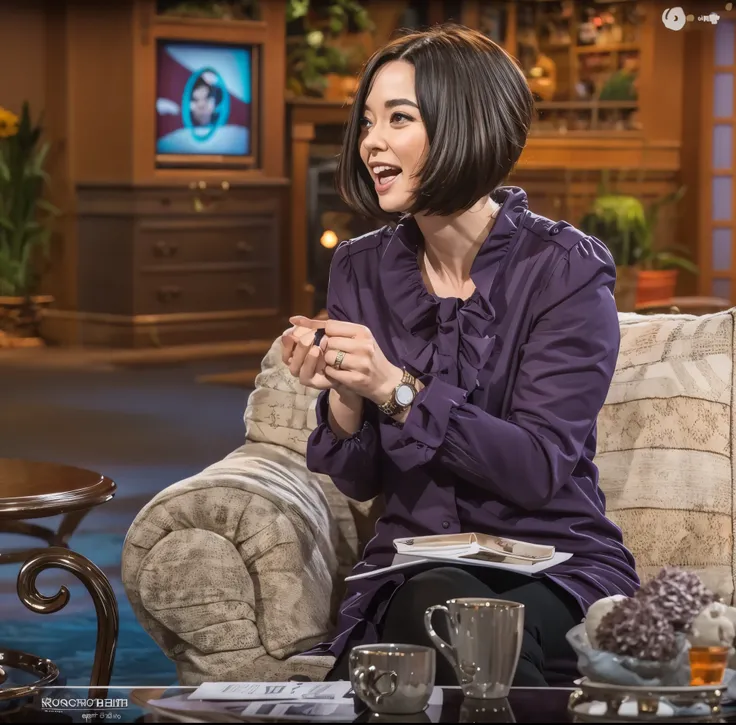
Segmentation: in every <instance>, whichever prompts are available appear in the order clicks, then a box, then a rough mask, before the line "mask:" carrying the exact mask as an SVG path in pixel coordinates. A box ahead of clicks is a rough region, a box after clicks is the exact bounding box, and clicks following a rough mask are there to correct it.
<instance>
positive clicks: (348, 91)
mask: <svg viewBox="0 0 736 725" xmlns="http://www.w3.org/2000/svg"><path fill="white" fill-rule="evenodd" d="M325 79H326V80H327V88H325V92H324V98H325V99H327V100H330V101H343V102H344V101H348V100H349V99H351V98H352V97H353V96H354V95H355V94H356V92H357V90H358V79H357V78H353V77H352V76H341V75H338V74H337V73H328V74H327V75H326V76H325Z"/></svg>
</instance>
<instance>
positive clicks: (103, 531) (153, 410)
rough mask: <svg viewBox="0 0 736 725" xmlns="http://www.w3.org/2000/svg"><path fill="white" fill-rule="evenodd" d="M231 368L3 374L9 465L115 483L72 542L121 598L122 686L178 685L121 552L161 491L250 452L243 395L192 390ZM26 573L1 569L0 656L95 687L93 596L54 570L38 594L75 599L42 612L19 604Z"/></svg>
mask: <svg viewBox="0 0 736 725" xmlns="http://www.w3.org/2000/svg"><path fill="white" fill-rule="evenodd" d="M234 367H236V366H235V364H234V362H233V361H224V362H220V363H216V362H210V363H199V364H197V365H188V366H180V367H172V368H166V369H161V368H153V369H138V370H119V371H114V372H107V371H105V372H97V371H95V372H86V371H85V372H82V371H67V370H64V371H49V370H9V369H7V368H3V369H2V370H0V457H13V458H28V459H32V460H40V461H52V462H57V463H66V464H70V465H76V466H81V467H84V468H90V469H92V470H95V471H99V472H100V473H104V474H105V475H107V476H110V477H111V478H112V479H113V480H114V481H115V482H116V483H117V484H118V492H117V495H116V497H115V498H114V500H113V501H111V502H110V503H108V504H105V505H104V506H102V507H100V508H98V509H96V510H94V511H93V512H92V513H91V514H89V516H87V518H86V519H85V520H84V521H83V522H82V524H81V525H80V527H79V529H78V531H77V533H76V534H75V536H74V537H73V538H72V541H71V545H72V548H74V549H75V550H76V551H79V552H80V553H82V554H84V555H85V556H87V557H88V558H89V559H91V560H92V561H93V562H94V563H95V564H97V566H99V567H100V568H101V569H102V570H103V571H104V572H105V574H106V575H107V576H108V578H109V579H110V581H111V583H112V585H113V588H114V589H115V593H116V595H117V598H118V606H119V610H120V636H119V641H118V650H117V657H116V661H115V669H114V671H113V678H112V684H114V685H118V686H132V685H136V686H142V685H143V686H148V685H150V686H153V685H170V684H173V683H175V681H176V674H175V669H174V666H173V665H172V663H171V662H169V661H168V660H167V659H166V658H165V657H164V656H163V654H161V652H160V650H159V649H158V647H157V646H156V645H155V643H154V642H153V640H151V639H150V637H149V636H148V635H147V634H146V632H144V630H143V629H142V628H141V627H140V626H139V625H138V623H137V621H136V619H135V617H134V616H133V613H132V610H131V609H130V606H129V605H128V602H127V599H126V597H125V594H124V592H123V589H122V586H121V582H120V552H121V549H122V544H123V540H124V538H125V534H126V532H127V530H128V527H129V526H130V523H131V522H132V520H133V518H134V517H135V515H136V513H137V512H138V511H139V510H140V509H141V508H142V507H143V506H144V505H145V504H146V503H147V502H148V501H149V500H150V499H151V498H152V497H153V496H154V495H155V494H156V493H157V492H159V491H160V490H162V489H163V488H165V487H166V486H168V485H170V484H171V483H174V482H176V481H178V480H180V479H182V478H185V477H187V476H190V475H192V474H194V473H197V472H198V471H200V470H202V468H204V467H205V466H207V465H209V464H210V463H214V462H215V461H216V460H218V459H220V458H222V457H223V456H224V455H226V454H227V453H229V452H230V451H232V450H233V449H235V448H236V447H238V446H239V445H241V444H242V441H243V437H244V428H243V421H242V416H243V409H244V406H245V398H246V393H245V391H242V390H240V389H238V388H232V387H218V386H212V385H198V384H196V383H195V381H194V378H195V375H197V374H199V373H202V372H218V371H220V370H232V369H234ZM1 487H2V481H0V489H1ZM57 521H58V520H57V519H49V520H47V521H46V522H38V523H42V524H44V525H51V526H52V527H54V526H55V525H56V523H57ZM29 541H30V542H31V543H35V542H34V540H29V539H21V538H20V537H16V536H10V535H7V534H6V535H2V534H0V549H3V550H5V549H7V548H16V547H17V545H18V544H26V545H27V544H28V543H29ZM17 572H18V566H16V565H6V566H2V567H0V647H4V648H10V649H20V650H24V651H26V652H30V653H33V654H36V655H41V656H44V657H48V658H50V659H51V660H53V661H54V662H56V664H57V665H58V666H59V667H60V669H61V670H62V674H63V675H64V677H65V679H66V681H67V684H69V685H85V684H87V683H88V682H89V676H90V672H91V668H92V660H93V656H94V649H95V638H96V625H95V622H96V619H95V610H94V606H93V604H92V601H91V599H90V597H89V595H88V593H87V591H86V589H85V588H84V587H83V586H82V585H81V584H80V583H79V582H78V581H77V580H76V579H75V578H74V577H73V576H72V575H70V574H66V573H64V572H58V571H47V572H45V573H44V574H42V575H41V576H40V577H39V580H38V585H39V589H40V591H41V593H42V594H46V595H51V594H54V593H55V592H56V591H58V588H59V585H60V584H63V585H64V586H66V587H67V588H68V589H69V590H70V593H71V599H70V601H69V604H68V605H67V606H66V608H65V609H64V610H62V611H60V612H57V613H55V614H51V615H41V614H35V613H33V612H30V611H29V610H27V609H26V608H25V607H24V606H23V604H22V603H21V602H20V600H19V599H18V598H17V594H16V591H15V579H16V576H17Z"/></svg>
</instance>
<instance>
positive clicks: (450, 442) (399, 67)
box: [283, 25, 639, 687]
mask: <svg viewBox="0 0 736 725" xmlns="http://www.w3.org/2000/svg"><path fill="white" fill-rule="evenodd" d="M532 114H533V101H532V95H531V93H530V91H529V88H528V86H527V83H526V81H525V79H524V76H523V75H522V73H521V71H520V70H519V68H518V67H517V65H516V63H515V61H514V60H513V59H512V58H511V57H510V56H509V55H508V54H507V53H506V52H505V51H504V50H503V49H502V48H501V47H500V46H498V45H497V44H495V43H494V42H492V41H491V40H489V39H488V38H486V37H485V36H484V35H482V34H481V33H478V32H475V31H473V30H469V29H467V28H463V27H460V26H455V25H449V26H448V25H445V26H438V27H434V28H432V29H430V30H427V31H424V32H415V33H412V34H410V35H406V36H404V37H400V38H398V39H396V40H394V41H392V42H390V43H389V44H388V45H387V46H386V47H385V48H383V49H381V50H379V51H378V52H376V53H375V55H374V56H373V57H372V58H371V59H370V61H369V62H368V63H367V65H366V67H365V70H364V73H363V75H362V79H361V82H360V86H359V89H358V92H357V95H356V98H355V102H354V104H353V107H352V111H351V115H350V121H349V123H348V126H347V130H346V133H345V138H344V144H343V149H342V154H341V157H340V163H339V167H338V170H337V183H338V188H339V190H340V193H341V194H342V197H343V198H344V199H345V201H346V202H347V203H348V204H349V205H350V206H351V207H352V208H353V209H355V210H356V211H358V212H360V213H362V214H365V215H367V216H371V217H377V218H382V219H385V220H386V221H387V222H388V224H387V225H386V226H384V227H383V228H381V229H378V230H377V231H375V232H371V233H369V234H366V235H365V236H362V237H359V238H357V239H352V240H349V241H345V242H343V243H341V244H340V245H339V246H338V248H337V250H336V251H335V255H334V259H333V261H332V266H331V270H330V282H329V291H328V302H327V311H328V313H329V321H324V320H312V319H309V318H306V317H293V318H291V323H292V325H293V327H292V328H291V329H290V330H288V331H287V332H286V333H284V336H283V357H284V362H285V363H286V364H287V365H288V366H289V369H290V371H291V373H292V374H293V375H294V376H296V377H298V379H299V380H300V381H301V383H303V384H304V385H306V386H310V387H313V388H317V389H319V390H321V391H322V393H321V394H320V396H319V398H318V404H317V419H318V425H317V428H316V429H315V430H314V431H313V432H312V434H311V436H310V439H309V443H308V446H307V465H308V466H309V468H310V470H312V471H315V472H319V473H324V474H327V475H329V476H331V477H332V479H333V481H334V482H335V484H336V485H337V487H338V488H339V489H340V490H341V491H342V492H343V493H344V494H345V495H346V496H348V497H350V498H352V499H356V500H358V501H367V500H370V499H372V498H374V497H376V496H379V495H382V496H383V497H384V499H385V511H384V513H383V515H382V516H381V517H380V519H379V520H378V522H377V524H376V530H375V536H374V538H373V539H372V540H371V541H370V542H369V543H368V545H367V546H366V548H365V552H364V554H363V559H362V561H361V562H360V563H359V564H358V565H357V567H356V569H355V570H354V573H356V574H358V573H363V572H369V571H370V570H371V569H378V568H382V567H385V566H388V565H390V563H391V561H392V558H393V555H394V549H393V541H394V539H396V538H399V537H410V536H426V535H437V534H453V533H462V532H465V533H468V532H481V533H487V534H494V535H498V536H504V537H509V538H513V539H517V540H521V541H526V542H531V543H535V544H547V545H553V546H555V547H556V549H557V550H558V551H561V552H568V553H570V554H572V558H570V559H569V560H568V561H565V562H564V563H561V564H558V565H556V566H554V567H552V568H550V569H548V570H546V571H544V572H542V573H540V574H537V575H535V576H534V577H529V576H525V575H522V574H516V573H513V572H508V571H503V570H499V569H493V568H487V567H479V566H459V565H458V566H447V565H444V564H442V565H437V566H424V567H421V568H409V569H401V570H395V571H392V572H388V573H382V574H378V575H377V576H375V577H372V578H367V579H361V580H356V581H352V582H350V584H349V585H348V590H347V593H346V596H345V599H344V601H343V603H342V605H341V608H340V615H339V620H338V623H337V628H336V631H335V633H334V638H333V639H332V640H331V641H330V642H326V643H323V644H321V645H319V646H317V647H316V648H315V649H313V650H312V651H311V654H324V655H333V656H334V657H336V658H337V659H336V663H335V666H334V668H333V669H332V672H331V673H330V678H331V679H348V653H349V651H350V649H351V648H352V647H353V646H354V645H356V644H365V643H369V644H370V643H376V642H404V643H411V644H429V638H428V636H427V634H426V632H425V630H424V621H423V615H424V611H425V609H426V608H427V607H429V606H431V605H433V604H438V603H444V602H445V601H446V600H448V599H451V598H454V597H489V598H496V599H506V600H510V601H514V602H521V603H522V604H524V606H525V630H524V637H523V644H522V651H521V658H520V661H519V667H518V669H517V673H516V679H515V684H516V685H518V686H539V687H544V686H546V685H555V684H565V683H570V682H571V681H572V680H573V679H574V678H575V677H576V676H577V673H576V666H575V657H574V654H573V651H572V650H571V648H570V647H569V645H568V643H567V641H566V639H565V634H566V632H567V631H568V630H569V629H570V628H571V627H573V626H574V625H576V624H577V623H579V622H580V621H581V619H582V618H583V617H584V615H585V613H586V610H587V608H588V607H589V606H590V604H591V603H592V602H594V601H596V600H597V599H600V598H601V597H605V596H611V595H615V594H622V595H625V596H631V595H632V594H634V592H635V591H636V589H637V587H638V584H639V582H638V579H637V575H636V572H635V568H634V560H633V557H632V556H631V554H630V553H629V552H628V551H627V549H626V548H625V547H624V544H623V542H622V536H621V531H620V530H619V529H618V527H617V526H615V525H614V524H613V523H612V522H611V521H609V519H608V518H606V513H605V497H604V495H603V493H602V492H601V490H600V488H599V486H598V470H597V468H596V466H595V464H594V463H593V457H594V454H595V449H596V418H597V416H598V413H599V412H600V409H601V407H602V405H603V402H604V400H605V398H606V394H607V392H608V388H609V385H610V383H611V378H612V376H613V372H614V367H615V364H616V356H617V354H618V346H619V325H618V318H617V313H616V305H615V302H614V299H613V294H612V293H613V287H614V282H615V266H614V262H613V260H612V258H611V255H610V254H609V252H608V250H607V249H606V247H605V246H604V245H603V244H602V243H601V242H600V241H599V240H597V239H595V238H593V237H589V236H586V235H585V234H583V233H582V232H581V231H579V230H578V229H576V228H574V227H573V226H571V225H570V224H568V223H566V222H563V221H560V222H553V221H550V220H549V219H546V218H544V217H542V216H538V215H536V214H534V213H532V212H531V211H529V209H528V207H527V199H526V194H525V193H524V192H523V191H522V190H521V189H519V188H514V187H502V186H501V184H502V183H503V181H504V180H505V179H506V177H507V176H508V175H509V172H510V171H511V170H512V168H513V166H514V164H515V163H516V161H517V160H518V159H519V156H520V154H521V152H522V149H523V148H524V145H525V143H526V139H527V134H528V132H529V126H530V123H531V121H532ZM437 684H440V685H442V684H444V685H452V684H457V679H456V677H455V674H454V672H453V671H452V669H451V667H450V666H449V664H448V663H447V662H446V661H445V659H444V658H443V657H440V658H438V670H437Z"/></svg>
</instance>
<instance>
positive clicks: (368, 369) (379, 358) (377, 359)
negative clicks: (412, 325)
mask: <svg viewBox="0 0 736 725" xmlns="http://www.w3.org/2000/svg"><path fill="white" fill-rule="evenodd" d="M289 322H290V323H291V324H292V325H298V326H299V327H311V328H313V329H315V330H318V329H321V328H322V329H324V331H325V337H324V339H323V340H322V348H323V349H324V350H325V362H326V363H327V367H326V368H325V369H324V375H325V376H326V377H327V378H329V379H330V380H333V381H334V382H336V383H338V384H339V385H341V386H345V387H346V388H347V389H348V390H351V391H352V392H354V393H357V394H358V395H360V396H362V397H363V398H366V399H368V400H372V401H373V402H374V403H376V405H382V404H383V403H385V402H386V401H387V400H389V398H390V397H391V394H392V393H393V391H394V389H395V388H396V386H397V385H398V384H399V383H400V382H401V379H402V377H403V371H402V370H401V368H399V367H396V365H393V364H392V363H390V362H389V361H388V360H387V359H386V356H385V355H384V354H383V352H382V351H381V348H380V347H379V346H378V343H377V342H376V340H375V338H374V337H373V333H372V332H371V331H370V330H369V329H368V328H367V327H365V326H363V325H356V324H355V323H353V322H342V321H340V320H312V319H310V318H308V317H301V316H299V317H292V318H290V319H289ZM338 360H339V364H338Z"/></svg>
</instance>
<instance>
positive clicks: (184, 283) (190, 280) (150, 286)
mask: <svg viewBox="0 0 736 725" xmlns="http://www.w3.org/2000/svg"><path fill="white" fill-rule="evenodd" d="M278 305H279V285H278V276H277V275H276V273H275V270H273V269H269V270H267V271H266V270H257V271H248V270H244V271H231V270H228V269H226V270H224V271H210V272H206V273H205V272H184V273H176V272H168V273H162V272H158V273H156V274H141V275H139V277H138V280H137V281H136V305H135V307H136V313H137V314H175V313H182V312H220V311H223V310H244V309H268V308H276V307H278Z"/></svg>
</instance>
